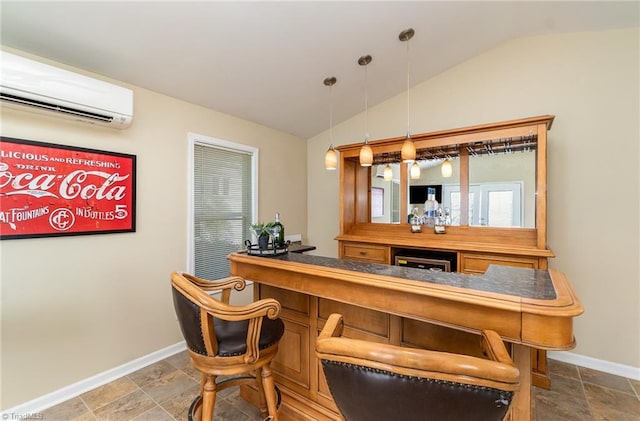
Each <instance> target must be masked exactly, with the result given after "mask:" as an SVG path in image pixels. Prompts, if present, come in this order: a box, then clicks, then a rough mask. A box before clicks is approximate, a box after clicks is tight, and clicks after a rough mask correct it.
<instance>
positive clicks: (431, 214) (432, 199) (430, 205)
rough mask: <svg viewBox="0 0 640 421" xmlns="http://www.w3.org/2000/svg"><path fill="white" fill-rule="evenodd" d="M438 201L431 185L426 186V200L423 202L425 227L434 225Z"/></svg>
mask: <svg viewBox="0 0 640 421" xmlns="http://www.w3.org/2000/svg"><path fill="white" fill-rule="evenodd" d="M437 207H438V202H437V201H436V189H434V188H433V187H428V188H427V201H426V202H424V225H425V226H427V227H432V228H433V227H434V226H435V224H436V208H437Z"/></svg>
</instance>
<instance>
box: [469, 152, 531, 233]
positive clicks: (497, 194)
mask: <svg viewBox="0 0 640 421" xmlns="http://www.w3.org/2000/svg"><path fill="white" fill-rule="evenodd" d="M535 193H536V152H535V150H528V151H519V152H513V153H507V154H505V153H501V154H495V155H478V156H470V157H469V225H473V226H489V227H525V228H534V227H535V220H536V202H535V197H536V196H535Z"/></svg>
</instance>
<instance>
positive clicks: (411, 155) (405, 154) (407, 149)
mask: <svg viewBox="0 0 640 421" xmlns="http://www.w3.org/2000/svg"><path fill="white" fill-rule="evenodd" d="M400 154H401V155H402V162H413V161H415V160H416V145H414V144H413V140H411V138H410V137H409V136H407V139H406V140H405V141H404V143H403V144H402V149H401V151H400Z"/></svg>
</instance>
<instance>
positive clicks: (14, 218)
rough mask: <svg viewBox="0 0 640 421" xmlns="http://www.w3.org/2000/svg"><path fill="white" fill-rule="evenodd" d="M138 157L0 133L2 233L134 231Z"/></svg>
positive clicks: (25, 235) (1, 235)
mask: <svg viewBox="0 0 640 421" xmlns="http://www.w3.org/2000/svg"><path fill="white" fill-rule="evenodd" d="M135 169H136V157H135V156H134V155H127V154H122V153H116V152H106V151H98V150H93V149H85V148H78V147H72V146H64V145H53V144H48V143H43V142H34V141H29V140H22V139H11V138H5V137H2V138H1V139H0V239H8V238H28V237H33V236H36V237H40V236H50V235H72V234H86V233H93V232H129V231H135V198H136V193H135V179H136V175H135Z"/></svg>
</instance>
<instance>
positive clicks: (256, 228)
mask: <svg viewBox="0 0 640 421" xmlns="http://www.w3.org/2000/svg"><path fill="white" fill-rule="evenodd" d="M251 229H252V230H253V233H254V234H255V236H256V238H257V241H258V248H259V249H260V250H266V249H267V248H268V247H269V234H270V231H269V229H270V227H269V224H263V223H262V222H259V223H257V224H251Z"/></svg>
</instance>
